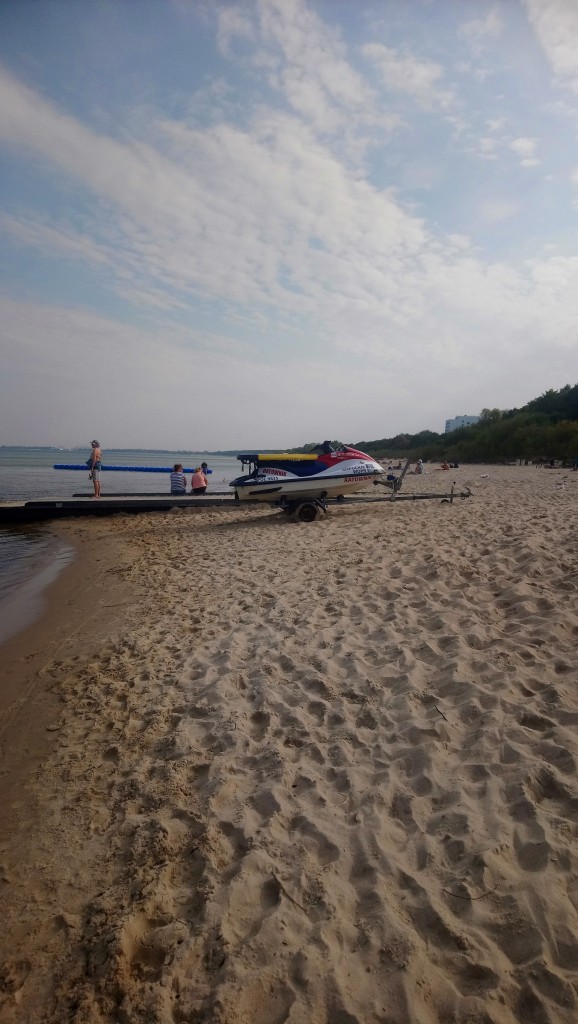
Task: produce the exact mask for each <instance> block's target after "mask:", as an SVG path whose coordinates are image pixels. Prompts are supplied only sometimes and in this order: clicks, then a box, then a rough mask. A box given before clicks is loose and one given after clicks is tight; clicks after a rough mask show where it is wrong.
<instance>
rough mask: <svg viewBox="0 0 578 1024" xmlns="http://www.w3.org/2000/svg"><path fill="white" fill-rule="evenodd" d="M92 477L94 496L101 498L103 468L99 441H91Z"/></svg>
mask: <svg viewBox="0 0 578 1024" xmlns="http://www.w3.org/2000/svg"><path fill="white" fill-rule="evenodd" d="M91 448H92V451H91V453H90V467H89V468H90V479H91V480H92V485H93V487H94V497H95V498H100V471H101V469H102V451H101V447H100V444H99V442H98V441H92V442H91Z"/></svg>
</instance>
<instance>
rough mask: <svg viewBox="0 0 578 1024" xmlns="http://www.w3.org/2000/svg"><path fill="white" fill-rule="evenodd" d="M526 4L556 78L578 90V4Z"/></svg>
mask: <svg viewBox="0 0 578 1024" xmlns="http://www.w3.org/2000/svg"><path fill="white" fill-rule="evenodd" d="M524 4H525V7H526V10H527V12H528V18H529V20H530V24H531V26H532V28H533V29H534V32H535V33H536V38H537V39H538V42H539V43H540V45H541V46H542V48H543V50H544V53H545V54H546V57H547V58H548V60H549V62H550V65H551V67H552V69H553V71H554V74H555V75H556V77H557V79H558V80H559V82H560V83H561V84H562V85H565V86H566V87H567V88H569V89H571V90H572V92H574V93H578V46H577V44H576V41H577V40H578V4H576V3H575V2H574V0H524Z"/></svg>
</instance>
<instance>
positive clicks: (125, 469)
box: [52, 462, 213, 473]
mask: <svg viewBox="0 0 578 1024" xmlns="http://www.w3.org/2000/svg"><path fill="white" fill-rule="evenodd" d="M52 468H53V469H82V470H84V472H85V473H87V472H90V466H87V464H86V462H85V463H83V465H82V466H65V465H63V464H60V463H57V464H56V465H55V466H53V467H52ZM102 469H103V471H104V472H106V473H172V471H173V467H172V466H103V467H102ZM194 472H195V471H194V469H183V473H194ZM204 472H205V473H212V472H213V470H212V469H206V470H205V471H204Z"/></svg>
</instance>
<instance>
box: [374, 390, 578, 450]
mask: <svg viewBox="0 0 578 1024" xmlns="http://www.w3.org/2000/svg"><path fill="white" fill-rule="evenodd" d="M354 447H355V448H360V449H362V451H365V452H367V454H368V455H369V454H371V455H374V456H375V457H377V458H397V457H399V458H410V459H425V460H427V461H436V460H438V459H439V460H441V459H448V460H449V461H451V462H511V461H514V460H515V459H531V460H533V461H535V460H539V459H546V460H547V459H563V460H564V461H565V462H570V461H571V462H574V460H575V459H576V458H578V384H575V385H574V386H573V387H571V386H570V384H567V385H566V386H565V387H563V388H561V389H560V390H559V391H555V390H553V389H551V390H549V391H545V392H544V394H543V395H541V396H540V397H539V398H534V399H532V401H531V402H528V404H527V405H525V406H523V407H522V408H521V409H508V410H501V409H482V412H481V415H480V421H479V423H476V424H473V425H472V426H470V427H460V428H459V429H458V430H452V431H451V433H449V434H436V433H435V431H433V430H422V431H420V432H419V433H418V434H397V435H396V436H395V437H384V438H381V439H380V440H378V441H358V442H356V443H355V445H354Z"/></svg>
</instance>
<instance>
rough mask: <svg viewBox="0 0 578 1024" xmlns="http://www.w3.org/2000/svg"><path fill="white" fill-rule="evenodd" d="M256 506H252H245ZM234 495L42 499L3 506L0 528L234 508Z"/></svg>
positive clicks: (120, 495) (140, 495) (3, 504)
mask: <svg viewBox="0 0 578 1024" xmlns="http://www.w3.org/2000/svg"><path fill="white" fill-rule="evenodd" d="M243 504H244V505H246V504H253V502H243ZM238 505H239V503H238V502H236V501H235V498H234V496H233V494H193V495H189V494H187V495H183V497H180V496H178V495H174V494H163V495H160V494H132V495H129V494H114V495H110V496H108V497H104V498H93V497H88V496H87V497H82V496H80V495H74V496H73V497H72V498H41V499H37V500H35V501H4V502H0V524H2V523H35V522H40V521H41V520H46V519H63V518H65V517H70V516H111V515H115V514H118V513H119V512H127V513H135V512H167V511H168V510H169V509H171V508H235V507H238Z"/></svg>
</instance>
